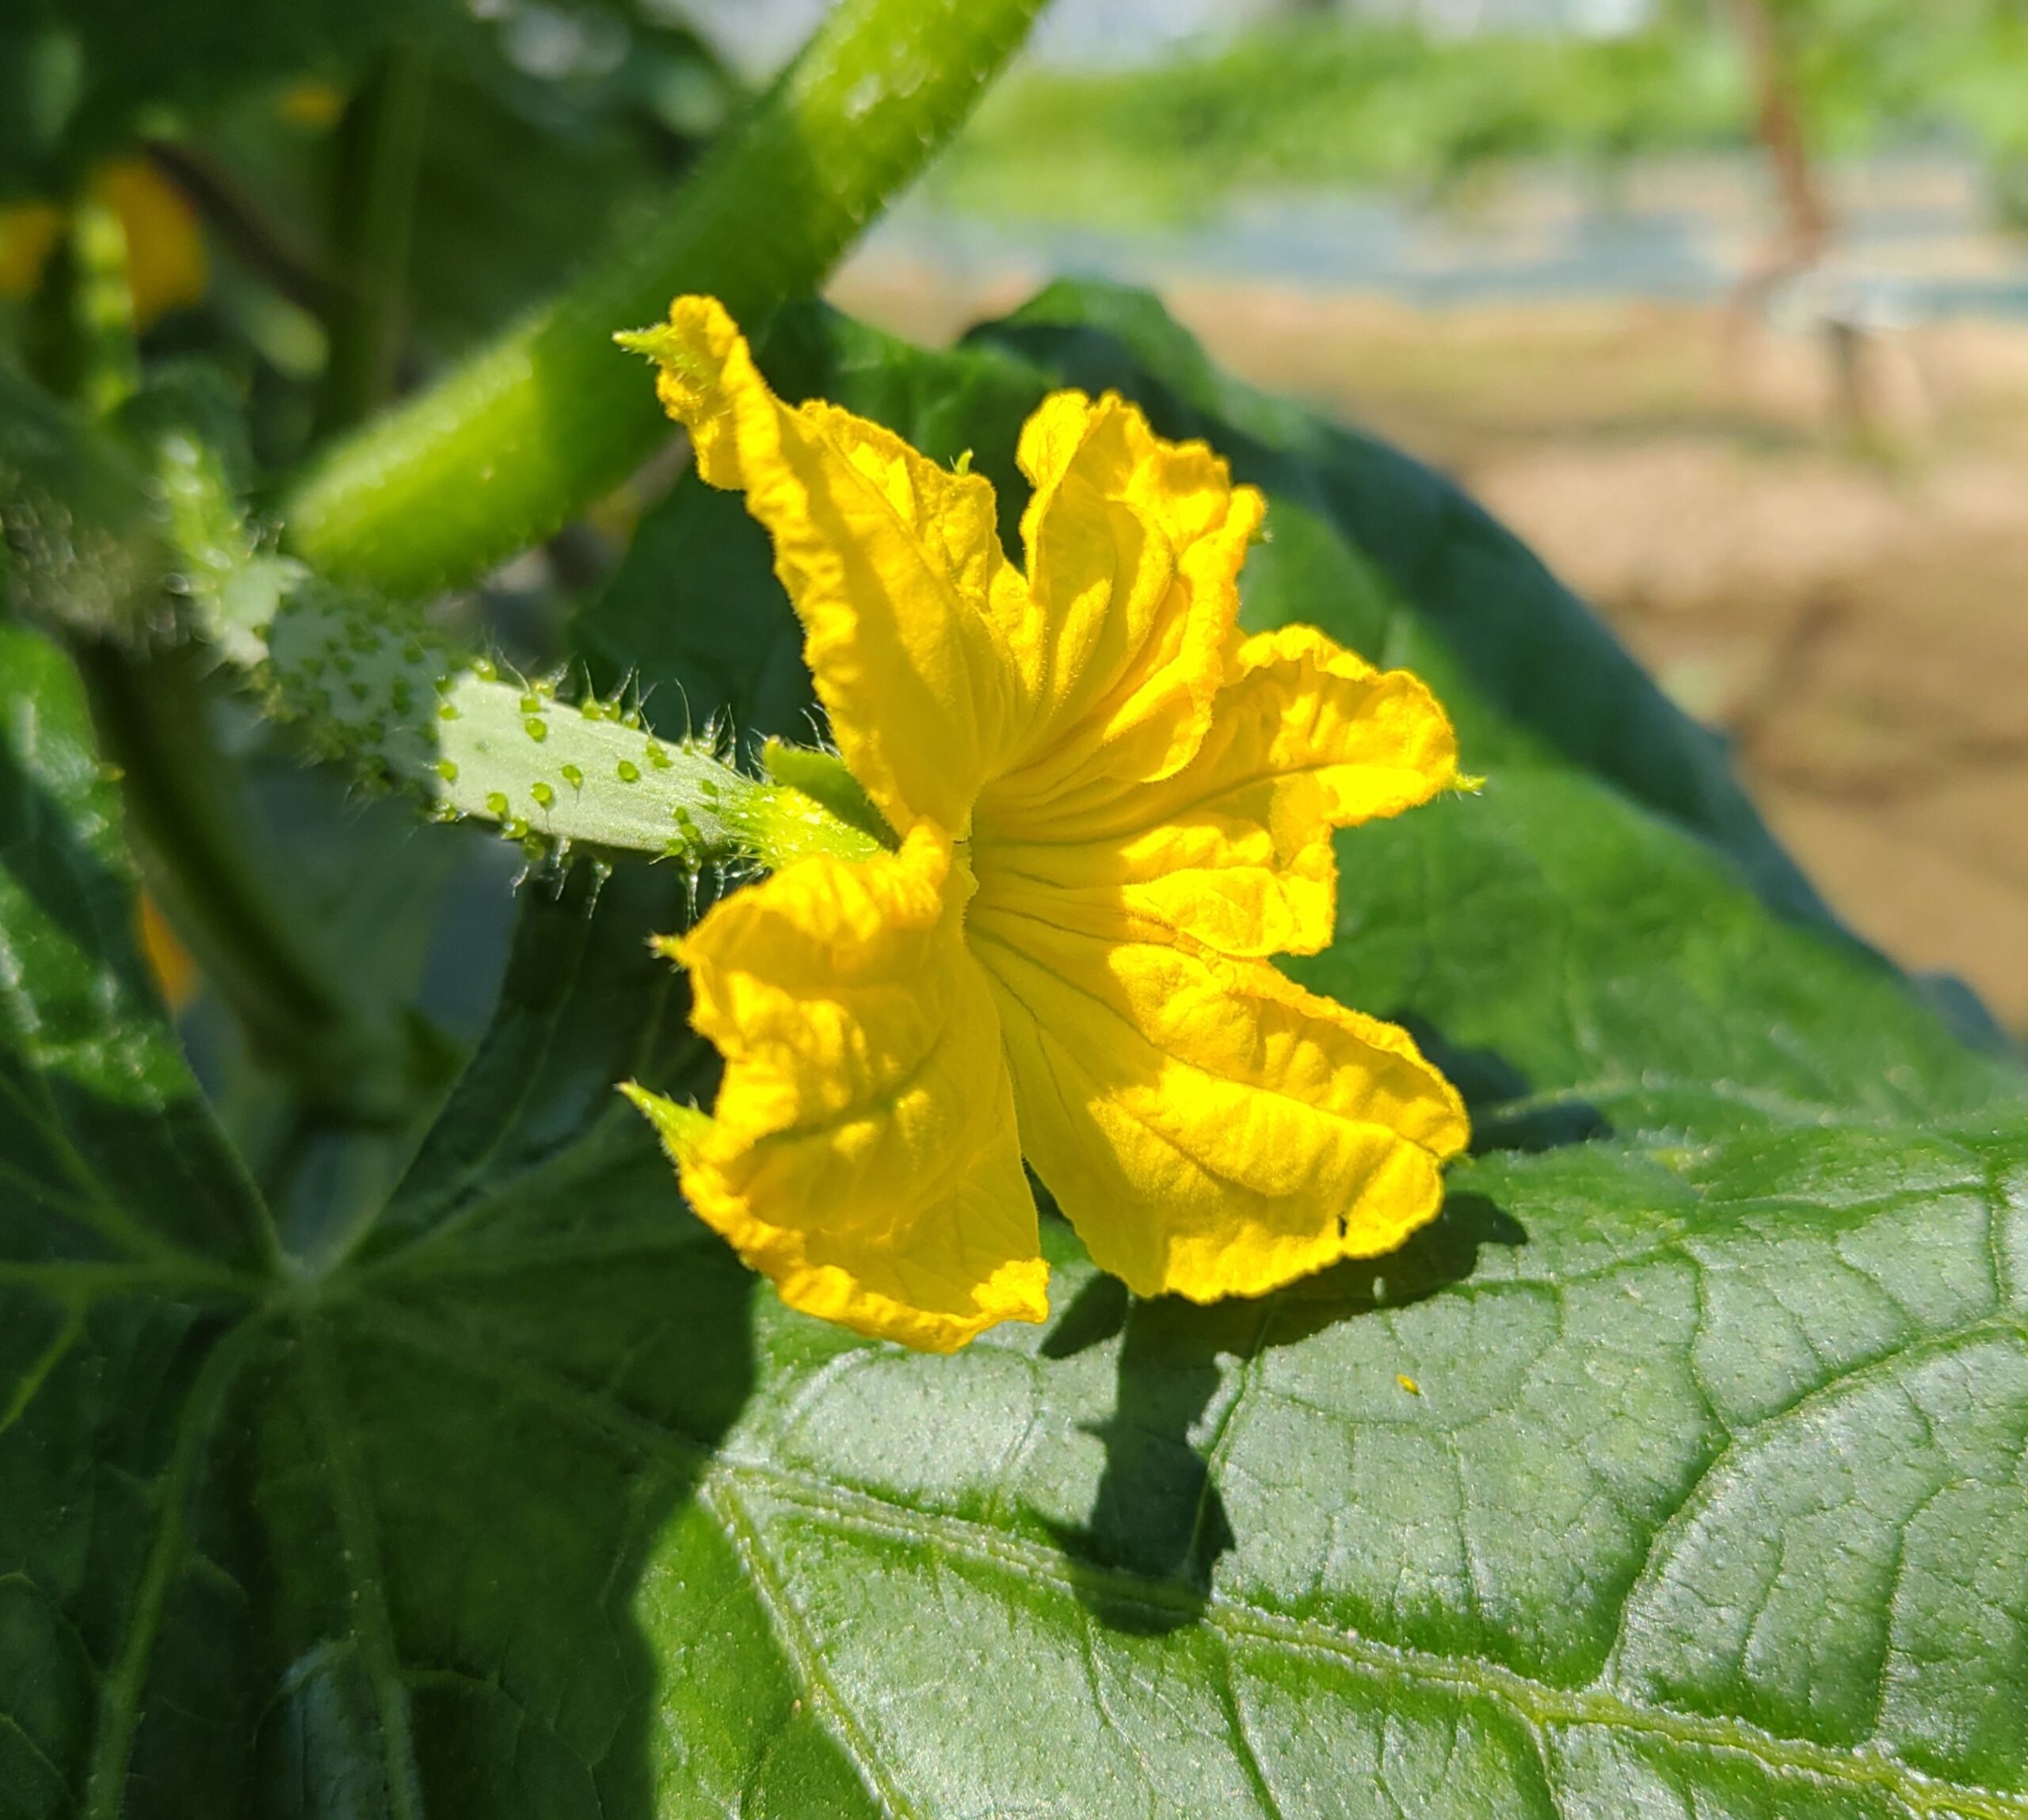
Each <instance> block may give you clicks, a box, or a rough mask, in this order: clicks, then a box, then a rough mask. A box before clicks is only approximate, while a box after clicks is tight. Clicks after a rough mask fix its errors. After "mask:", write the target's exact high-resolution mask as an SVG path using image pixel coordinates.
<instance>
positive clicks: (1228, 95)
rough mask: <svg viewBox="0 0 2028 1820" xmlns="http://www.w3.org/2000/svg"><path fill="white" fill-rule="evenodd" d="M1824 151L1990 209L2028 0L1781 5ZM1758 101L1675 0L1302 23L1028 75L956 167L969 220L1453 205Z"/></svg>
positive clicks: (1784, 32) (2018, 80) (1674, 137)
mask: <svg viewBox="0 0 2028 1820" xmlns="http://www.w3.org/2000/svg"><path fill="white" fill-rule="evenodd" d="M1771 13H1772V16H1773V17H1774V21H1775V25H1776V29H1777V31H1778V34H1779V36H1780V38H1781V40H1782V44H1783V48H1784V51H1785V52H1786V55H1787V57H1788V58H1789V59H1790V62H1791V63H1792V66H1793V68H1794V74H1795V78H1796V81H1797V86H1798V90H1799V93H1800V97H1801V102H1802V106H1803V111H1804V114H1805V124H1806V127H1807V128H1808V131H1809V135H1810V138H1811V139H1812V141H1813V144H1814V146H1815V147H1816V148H1817V149H1819V150H1820V151H1825V152H1828V153H1853V154H1866V153H1873V152H1878V151H1885V150H1891V149H1894V148H1896V147H1905V146H1908V145H1911V144H1927V143H1938V142H1942V143H1952V144H1956V145H1959V146H1962V147H1965V148H1967V149H1969V151H1973V153H1974V154H1975V155H1977V156H1979V157H1980V158H1983V159H1984V161H1985V162H1986V164H1987V166H1988V170H1990V172H1991V173H1992V177H1993V181H1994V189H1995V194H1996V198H2003V196H2005V195H2006V194H2007V193H2011V192H2010V185H2012V184H2014V183H2018V181H2019V177H2018V166H2019V163H2020V161H2021V159H2022V156H2023V154H2024V151H2028V100H2024V97H2028V6H2023V5H2022V4H2021V0H1935V3H1933V4H1925V5H1923V6H1908V5H1905V4H1900V3H1897V0H1788V3H1786V4H1777V5H1776V6H1774V7H1772V8H1771ZM1754 116H1755V94H1754V91H1753V84H1752V75H1751V72H1750V71H1749V68H1748V59H1747V57H1746V55H1745V54H1744V50H1743V48H1742V47H1741V44H1740V39H1739V37H1738V36H1737V34H1736V31H1735V29H1734V27H1733V23H1732V21H1731V20H1730V17H1729V14H1728V13H1727V12H1726V10H1725V8H1723V7H1722V6H1714V5H1707V4H1706V3H1704V0H1675V3H1673V4H1670V5H1666V6H1664V7H1663V9H1662V10H1660V13H1659V14H1658V16H1657V17H1656V20H1655V21H1653V23H1652V24H1651V25H1648V26H1647V27H1645V28H1644V29H1641V30H1640V31H1638V32H1634V33H1632V34H1630V35H1627V36H1621V37H1586V36H1551V35H1546V34H1536V33H1515V32H1485V33H1482V34H1479V35H1475V36H1454V37H1439V36H1431V35H1429V34H1428V33H1426V32H1423V31H1421V30H1420V29H1416V28H1415V27H1412V26H1409V25H1376V24H1370V23H1357V24H1355V23H1353V22H1350V21H1340V20H1336V19H1328V18H1325V19H1317V18H1310V19H1298V20H1290V21H1279V22H1277V23H1275V24H1273V25H1269V26H1265V27H1262V28H1259V29H1255V30H1253V31H1252V32H1248V33H1247V34H1246V35H1245V36H1241V37H1239V38H1237V39H1236V40H1232V41H1231V42H1229V43H1226V44H1218V45H1212V44H1207V45H1202V46H1199V47H1198V48H1195V49H1192V50H1190V51H1187V52H1185V53H1184V54H1182V55H1179V56H1177V57H1176V58H1175V59H1172V60H1171V61H1169V62H1167V63H1161V64H1158V65H1155V66H1152V67H1146V68H1132V69H1119V70H1099V71H1087V70H1067V69H1063V68H1058V67H1050V66H1031V67H1029V68H1027V69H1026V70H1024V71H1020V73H1018V74H1016V75H1015V76H1014V77H1012V78H1010V79H1009V80H1008V82H1005V83H1004V84H1002V85H1001V87H1000V88H999V89H998V90H997V91H996V92H995V93H993V95H992V96H991V97H989V99H988V101H986V103H985V105H984V106H983V107H982V109H980V111H979V114H978V118H977V119H976V120H974V123H973V124H972V126H971V128H970V129H969V130H968V132H966V134H965V135H963V138H962V139H960V140H959V143H958V145H957V146H956V147H955V148H954V151H953V153H952V155H951V158H950V160H949V161H948V162H947V164H946V165H945V166H943V170H942V173H941V175H940V181H941V183H942V184H943V193H944V194H945V195H946V196H947V197H948V198H949V199H950V200H952V201H954V202H955V203H956V204H959V205H960V206H965V207H971V208H981V209H991V210H996V211H1004V212H1012V213H1021V214H1037V215H1051V216H1060V217H1069V218H1073V219H1088V220H1097V221H1104V222H1109V223H1116V222H1126V221H1130V220H1133V219H1143V218H1146V217H1148V216H1154V217H1157V218H1158V219H1164V218H1165V219H1176V218H1179V217H1183V216H1188V215H1189V214H1191V213H1192V212H1197V211H1199V210H1201V209H1203V208H1205V207H1206V206H1207V205H1210V204H1214V203H1215V202H1216V201H1217V200H1218V199H1219V198H1221V197H1222V196H1226V195H1229V194H1230V193H1233V192H1234V191H1238V190H1245V189H1292V188H1321V187H1325V186H1329V185H1362V186H1370V187H1375V188H1388V189H1396V190H1406V191H1409V192H1410V193H1423V194H1428V195H1443V194H1445V193H1448V192H1450V191H1452V190H1454V189H1455V188H1456V187H1457V186H1458V185H1459V184H1460V183H1461V182H1462V181H1465V180H1466V179H1468V178H1470V177H1472V176H1473V175H1474V174H1478V173H1481V172H1483V171H1485V170H1487V169H1488V168H1489V167H1492V166H1499V165H1500V164H1503V163H1508V162H1514V161H1517V160H1520V159H1524V158H1557V159H1565V160H1570V159H1575V160H1578V161H1581V162H1586V163H1589V164H1592V165H1594V166H1611V165H1612V164H1614V163H1615V162H1619V161H1622V160H1625V159H1626V158H1632V157H1634V156H1637V155H1642V154H1649V153H1663V152H1708V151H1725V150H1727V149H1731V148H1740V147H1747V146H1749V145H1751V143H1752V138H1753V130H1754Z"/></svg>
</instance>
